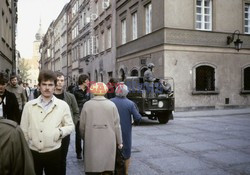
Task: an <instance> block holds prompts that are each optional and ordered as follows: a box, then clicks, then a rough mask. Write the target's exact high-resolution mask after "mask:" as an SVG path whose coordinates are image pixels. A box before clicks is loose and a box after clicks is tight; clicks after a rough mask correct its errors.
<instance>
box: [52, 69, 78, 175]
mask: <svg viewBox="0 0 250 175" xmlns="http://www.w3.org/2000/svg"><path fill="white" fill-rule="evenodd" d="M56 77H57V85H56V88H55V92H54V95H55V96H56V98H59V99H61V100H64V101H65V102H66V103H67V104H68V105H69V108H70V111H71V115H72V117H73V121H74V124H75V125H76V124H77V122H79V109H78V106H77V102H76V99H75V96H74V95H73V94H71V93H69V92H66V91H64V79H65V77H64V75H63V74H62V73H61V72H56ZM69 143H70V135H68V136H66V137H64V138H63V139H62V146H61V156H62V159H61V175H65V174H66V160H67V154H68V148H69Z"/></svg>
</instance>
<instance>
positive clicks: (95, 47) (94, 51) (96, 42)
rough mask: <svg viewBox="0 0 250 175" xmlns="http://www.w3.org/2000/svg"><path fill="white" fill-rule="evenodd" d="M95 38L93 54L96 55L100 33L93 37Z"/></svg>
mask: <svg viewBox="0 0 250 175" xmlns="http://www.w3.org/2000/svg"><path fill="white" fill-rule="evenodd" d="M92 40H93V54H94V55H96V54H98V42H99V41H98V35H96V36H94V37H92Z"/></svg>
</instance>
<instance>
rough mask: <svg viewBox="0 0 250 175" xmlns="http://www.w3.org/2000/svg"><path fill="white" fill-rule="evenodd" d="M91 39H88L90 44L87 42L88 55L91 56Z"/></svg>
mask: <svg viewBox="0 0 250 175" xmlns="http://www.w3.org/2000/svg"><path fill="white" fill-rule="evenodd" d="M90 42H91V41H90V38H89V39H88V42H87V55H90V53H91V43H90Z"/></svg>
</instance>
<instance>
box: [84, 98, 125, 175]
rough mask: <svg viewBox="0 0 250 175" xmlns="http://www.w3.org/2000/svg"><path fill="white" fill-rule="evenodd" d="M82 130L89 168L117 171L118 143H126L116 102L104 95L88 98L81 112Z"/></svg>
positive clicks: (85, 161) (99, 170)
mask: <svg viewBox="0 0 250 175" xmlns="http://www.w3.org/2000/svg"><path fill="white" fill-rule="evenodd" d="M80 132H81V135H82V137H83V139H84V140H85V146H84V168H85V172H103V171H113V170H114V167H115V153H116V144H121V143H122V136H121V127H120V117H119V113H118V110H117V108H116V106H115V104H114V103H113V102H111V101H110V100H108V99H106V98H105V97H103V96H95V97H94V98H92V99H91V100H90V101H88V102H86V103H85V104H84V106H83V109H82V112H81V116H80Z"/></svg>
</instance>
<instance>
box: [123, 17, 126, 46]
mask: <svg viewBox="0 0 250 175" xmlns="http://www.w3.org/2000/svg"><path fill="white" fill-rule="evenodd" d="M126 41H127V34H126V19H124V20H122V44H125V43H126Z"/></svg>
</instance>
